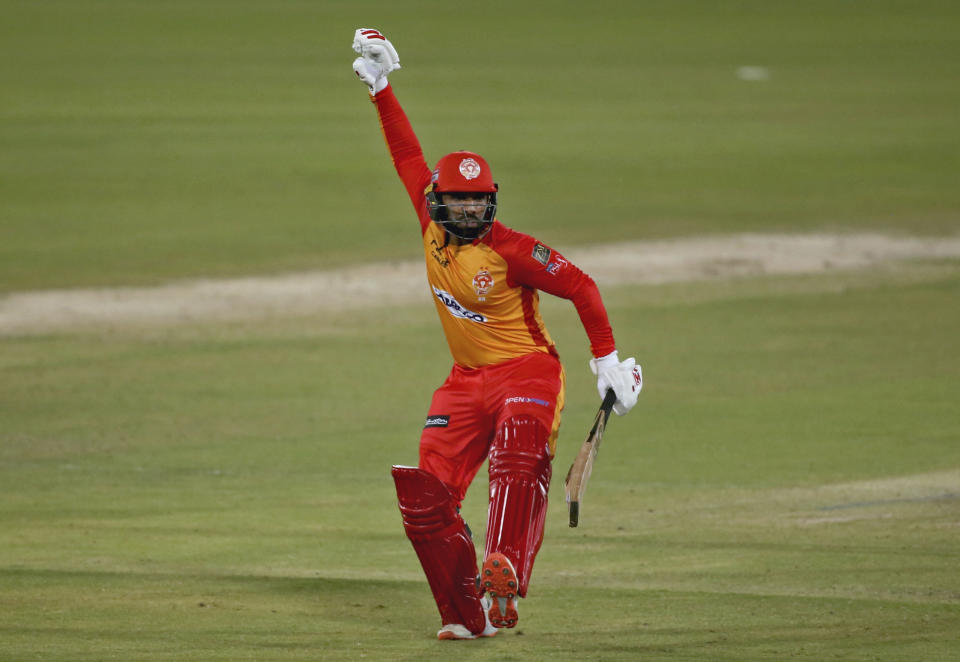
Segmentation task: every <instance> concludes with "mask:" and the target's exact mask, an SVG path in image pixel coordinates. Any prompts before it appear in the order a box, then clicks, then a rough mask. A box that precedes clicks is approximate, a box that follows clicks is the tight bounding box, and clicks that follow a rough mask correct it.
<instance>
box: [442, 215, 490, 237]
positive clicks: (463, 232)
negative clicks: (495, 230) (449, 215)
mask: <svg viewBox="0 0 960 662" xmlns="http://www.w3.org/2000/svg"><path fill="white" fill-rule="evenodd" d="M469 221H473V222H476V224H477V225H476V226H475V227H472V228H471V227H462V228H460V227H457V223H462V222H464V221H462V220H459V221H447V222H446V223H444V224H443V226H444V228H445V229H446V230H447V232H449V233H450V234H451V235H453V236H454V237H457V238H459V239H466V240H467V241H474V240H476V239H479V238H480V237H482V236H484V235H485V234H487V232H489V230H490V226H491V225H492V224H493V223H492V222H491V221H484V220H481V219H479V218H471V219H468V222H469Z"/></svg>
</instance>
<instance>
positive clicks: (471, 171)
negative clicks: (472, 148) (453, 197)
mask: <svg viewBox="0 0 960 662" xmlns="http://www.w3.org/2000/svg"><path fill="white" fill-rule="evenodd" d="M430 181H431V183H432V184H433V191H434V193H461V192H462V193H467V192H470V193H496V192H497V185H496V183H495V182H494V181H493V174H492V173H491V172H490V166H489V165H487V162H486V160H485V159H484V158H483V157H482V156H480V155H479V154H474V153H473V152H463V151H460V152H452V153H450V154H447V155H446V156H445V157H443V158H442V159H440V160H439V161H437V167H436V168H434V170H433V178H432V179H431V180H430Z"/></svg>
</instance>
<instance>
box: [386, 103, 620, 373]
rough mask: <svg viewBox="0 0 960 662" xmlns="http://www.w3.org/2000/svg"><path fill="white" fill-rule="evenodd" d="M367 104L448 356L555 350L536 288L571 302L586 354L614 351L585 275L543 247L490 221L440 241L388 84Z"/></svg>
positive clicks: (473, 363) (489, 359) (484, 361)
mask: <svg viewBox="0 0 960 662" xmlns="http://www.w3.org/2000/svg"><path fill="white" fill-rule="evenodd" d="M373 102H374V105H375V106H376V108H377V113H378V114H379V117H380V125H381V127H382V128H383V135H384V138H385V139H386V142H387V147H388V148H389V149H390V155H391V157H392V158H393V163H394V166H395V167H396V169H397V173H398V174H399V175H400V179H401V180H402V181H403V185H404V187H406V189H407V194H408V195H409V196H410V200H411V201H412V202H413V206H414V209H416V212H417V216H418V217H419V219H420V230H421V235H422V237H423V251H424V258H425V260H426V263H427V281H428V283H429V285H430V291H431V293H432V295H433V299H434V303H435V304H436V306H437V313H438V314H439V316H440V322H441V324H442V325H443V330H444V333H445V335H446V338H447V344H448V345H449V346H450V353H451V354H452V355H453V360H454V361H455V362H456V363H457V364H458V365H461V366H463V367H465V368H479V367H482V366H487V365H492V364H495V363H500V362H502V361H506V360H508V359H512V358H516V357H518V356H524V355H526V354H530V353H531V352H548V353H552V354H556V349H555V348H554V344H553V341H552V340H551V339H550V335H549V334H548V333H547V329H546V327H545V326H544V324H543V319H542V318H541V317H540V305H539V304H540V299H539V295H538V292H537V291H538V290H542V291H544V292H547V293H548V294H552V295H554V296H558V297H562V298H564V299H569V300H570V301H572V302H573V305H574V306H575V307H576V309H577V313H578V314H579V315H580V320H581V322H582V323H583V327H584V329H585V330H586V332H587V337H588V338H589V339H590V350H591V352H592V353H593V355H594V356H596V357H600V356H604V355H606V354H609V353H610V352H612V351H613V350H614V349H616V346H615V344H614V340H613V331H612V330H611V329H610V322H609V320H608V318H607V312H606V309H605V308H604V306H603V302H602V300H601V298H600V292H599V291H598V290H597V286H596V284H595V283H594V282H593V279H592V278H590V276H588V275H587V274H585V273H584V272H583V271H581V270H580V269H579V268H577V267H576V266H575V265H573V264H571V263H570V262H569V261H568V260H566V259H565V258H564V257H563V256H562V255H561V254H560V253H558V252H557V251H555V250H553V249H551V248H550V247H549V246H547V245H545V244H543V243H541V242H539V241H537V240H536V239H534V238H533V237H531V236H529V235H526V234H523V233H521V232H516V231H514V230H511V229H510V228H508V227H506V226H504V225H503V224H501V223H500V221H498V220H495V221H494V222H493V225H492V227H491V228H490V231H489V232H487V233H486V234H485V235H484V236H483V237H482V238H480V239H477V240H475V241H474V242H472V243H470V244H466V245H460V246H458V245H448V242H447V241H446V240H445V239H446V236H445V234H446V230H445V229H444V228H443V227H442V226H441V225H439V224H437V223H434V222H432V221H431V220H430V215H429V213H428V211H427V199H426V194H427V192H428V191H429V190H430V179H431V172H430V169H429V167H428V166H427V163H426V161H425V160H424V157H423V151H422V149H421V148H420V142H419V141H418V140H417V136H416V134H415V133H414V131H413V128H412V127H411V126H410V122H409V120H408V119H407V116H406V114H405V113H404V111H403V108H402V107H401V106H400V103H399V102H398V101H397V97H396V95H394V93H393V88H392V87H390V86H389V85H388V86H387V87H386V89H384V90H382V91H381V92H379V93H378V94H377V95H376V96H375V97H373Z"/></svg>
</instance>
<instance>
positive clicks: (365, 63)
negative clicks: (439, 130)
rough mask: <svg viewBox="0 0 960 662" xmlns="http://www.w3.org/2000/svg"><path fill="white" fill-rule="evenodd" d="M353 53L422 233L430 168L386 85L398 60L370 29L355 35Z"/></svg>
mask: <svg viewBox="0 0 960 662" xmlns="http://www.w3.org/2000/svg"><path fill="white" fill-rule="evenodd" d="M353 49H354V50H355V51H356V52H357V53H359V54H360V57H358V58H357V59H356V60H354V61H353V70H354V72H355V73H356V74H357V77H358V78H359V79H360V80H361V81H363V82H364V83H365V84H366V85H367V87H368V88H369V90H370V97H371V100H372V101H373V104H374V105H375V106H376V108H377V114H378V116H379V118H380V127H381V129H382V130H383V137H384V139H385V140H386V142H387V148H388V149H389V150H390V157H391V158H392V159H393V165H394V167H395V168H396V169H397V174H398V175H400V179H401V181H402V182H403V186H404V188H406V190H407V195H409V196H410V201H411V202H412V203H413V207H414V209H415V210H416V211H417V216H418V217H419V219H420V229H421V231H422V230H424V229H425V228H426V227H427V226H428V225H429V223H430V215H429V213H428V212H427V200H426V196H425V191H426V189H427V187H428V186H429V185H430V168H429V167H427V162H426V160H425V159H424V157H423V150H422V149H421V147H420V141H419V140H417V134H416V133H414V131H413V127H412V126H410V121H409V120H408V119H407V115H406V113H405V112H404V111H403V107H401V106H400V102H399V101H397V97H396V95H395V94H394V93H393V88H392V87H391V86H390V84H389V83H388V82H387V74H389V73H390V72H391V71H395V70H396V69H399V68H400V58H399V56H398V55H397V51H396V49H395V48H394V47H393V44H391V43H390V41H389V40H388V39H387V38H386V37H384V36H383V35H382V34H381V33H380V32H379V31H378V30H374V29H371V28H360V29H358V30H357V31H356V33H355V34H354V38H353Z"/></svg>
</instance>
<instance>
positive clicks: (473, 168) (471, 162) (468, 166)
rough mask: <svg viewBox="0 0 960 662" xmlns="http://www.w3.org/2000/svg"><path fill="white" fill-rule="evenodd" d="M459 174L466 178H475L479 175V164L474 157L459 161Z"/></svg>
mask: <svg viewBox="0 0 960 662" xmlns="http://www.w3.org/2000/svg"><path fill="white" fill-rule="evenodd" d="M460 174H461V175H463V177H464V179H467V180H471V179H476V178H477V177H479V176H480V164H479V163H477V162H476V160H475V159H464V160H463V161H461V162H460Z"/></svg>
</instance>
